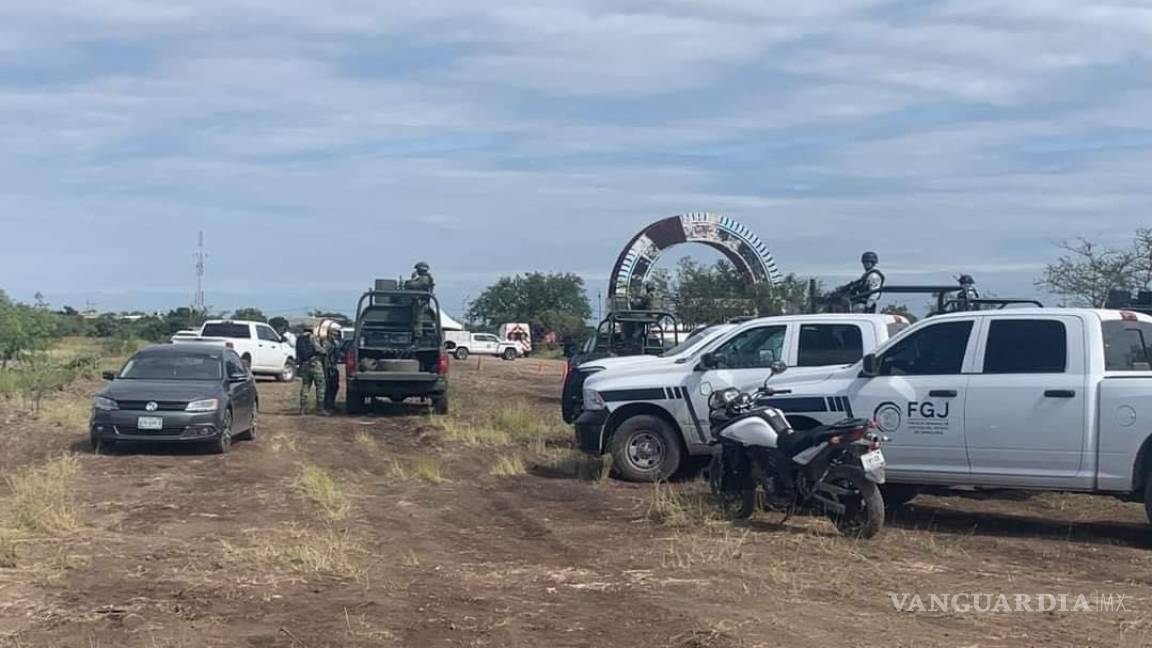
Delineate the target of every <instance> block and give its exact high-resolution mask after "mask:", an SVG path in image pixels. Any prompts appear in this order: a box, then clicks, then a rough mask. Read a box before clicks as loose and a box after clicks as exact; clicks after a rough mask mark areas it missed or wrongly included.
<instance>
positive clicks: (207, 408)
mask: <svg viewBox="0 0 1152 648" xmlns="http://www.w3.org/2000/svg"><path fill="white" fill-rule="evenodd" d="M218 409H220V400H219V399H216V398H207V399H204V400H198V401H192V402H191V403H188V407H185V408H184V411H185V412H215V411H216V410H218Z"/></svg>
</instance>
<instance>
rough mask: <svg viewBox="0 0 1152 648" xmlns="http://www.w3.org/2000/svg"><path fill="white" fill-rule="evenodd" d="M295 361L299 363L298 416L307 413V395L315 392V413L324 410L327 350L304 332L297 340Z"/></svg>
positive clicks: (316, 337)
mask: <svg viewBox="0 0 1152 648" xmlns="http://www.w3.org/2000/svg"><path fill="white" fill-rule="evenodd" d="M296 347H297V349H299V350H298V351H297V354H298V355H299V356H300V357H298V358H297V361H298V362H299V363H300V415H301V416H303V415H304V414H305V413H306V412H307V411H308V393H309V392H310V391H312V389H315V390H316V411H317V412H319V411H322V410H323V408H324V393H325V391H326V390H327V384H326V382H327V375H326V372H325V368H324V354H325V353H327V351H328V349H327V347H325V345H324V343H323V342H322V341H321V340H320V339H319V338H318V336H317V335H315V334H314V333H313V332H312V331H304V332H303V333H301V334H300V338H299V339H298V340H297V345H296Z"/></svg>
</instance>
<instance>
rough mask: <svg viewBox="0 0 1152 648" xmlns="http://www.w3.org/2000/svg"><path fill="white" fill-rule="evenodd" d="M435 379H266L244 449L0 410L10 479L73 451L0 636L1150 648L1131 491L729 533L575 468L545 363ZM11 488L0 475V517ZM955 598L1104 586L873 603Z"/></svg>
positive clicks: (25, 545) (89, 646)
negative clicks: (947, 605) (383, 399)
mask: <svg viewBox="0 0 1152 648" xmlns="http://www.w3.org/2000/svg"><path fill="white" fill-rule="evenodd" d="M453 372H454V376H453V390H454V394H453V398H454V406H455V409H456V412H457V414H456V415H455V416H453V417H452V418H450V419H447V420H446V421H445V420H441V419H436V418H433V417H430V416H428V415H427V414H426V413H424V412H423V411H422V410H421V409H420V408H415V407H402V408H396V407H385V408H381V410H380V411H378V412H376V413H374V414H373V415H370V416H366V417H356V418H351V417H344V416H338V417H333V418H321V417H313V416H306V417H300V416H296V415H293V414H292V413H291V411H292V409H293V405H294V402H295V399H296V390H297V389H298V385H280V384H276V383H272V382H262V383H261V384H260V391H261V398H262V409H263V414H262V418H261V427H260V431H259V435H258V438H257V439H256V440H255V441H252V442H241V443H238V444H237V445H236V446H235V447H234V448H233V450H232V452H230V453H229V454H227V455H223V456H214V455H208V454H202V453H199V452H197V451H194V450H185V449H175V450H174V449H170V448H165V447H137V448H133V449H129V450H127V451H122V452H119V453H117V454H114V455H111V456H97V455H93V454H91V453H90V452H88V451H87V448H86V431H85V430H84V425H83V423H82V422H80V421H81V420H82V413H74V414H73V415H71V416H63V415H54V417H53V416H45V415H41V416H40V417H38V418H33V417H29V416H28V415H26V414H24V413H23V412H22V410H20V409H19V408H18V406H17V405H15V404H12V403H9V404H7V405H0V408H3V409H0V425H3V431H2V432H0V470H3V471H4V474H5V475H9V476H10V475H15V474H18V473H19V472H20V471H21V470H26V469H27V468H28V467H29V466H35V465H38V464H39V463H44V462H48V461H50V460H52V459H53V458H56V457H60V456H61V455H63V454H64V453H75V459H74V462H75V470H74V471H73V472H72V473H71V474H72V476H71V477H70V478H69V479H71V480H73V481H72V482H70V484H71V487H70V489H69V491H70V493H71V497H73V498H74V500H73V501H72V502H71V504H70V505H71V506H73V508H74V517H75V523H74V524H73V525H71V526H69V525H63V527H65V528H63V530H60V529H58V530H56V531H42V532H36V531H24V532H21V534H20V535H18V536H16V540H15V541H14V547H15V549H14V559H12V560H10V561H9V563H8V566H7V567H0V646H21V647H24V646H29V647H30V646H61V647H65V646H67V647H77V648H95V647H121V646H131V647H135V646H139V647H142V648H144V647H147V648H153V647H175V646H179V647H198V646H252V647H257V648H264V647H267V648H271V647H280V646H283V647H285V648H302V647H321V646H421V647H422V646H445V647H448V646H477V647H479V646H517V647H533V648H535V647H561V646H596V647H603V648H607V647H617V646H618V647H621V648H625V647H627V648H633V647H638V646H653V647H669V648H697V647H700V648H704V647H720V648H729V647H741V646H748V647H751V646H773V647H775V646H789V647H790V646H796V647H807V646H812V647H820V648H825V647H828V646H838V647H839V646H877V647H880V646H884V647H899V646H908V647H911V646H965V647H975V646H980V647H994V646H1146V645H1152V531H1150V530H1149V529H1148V528H1146V527H1145V524H1144V517H1143V511H1142V508H1141V507H1140V506H1139V505H1136V504H1125V503H1120V502H1116V501H1113V500H1110V499H1101V498H1088V497H1079V496H1066V495H1037V496H1032V497H1015V498H1013V499H1012V500H994V499H976V498H964V497H924V498H922V499H919V500H917V501H916V502H915V503H914V504H913V505H911V506H910V507H909V508H908V509H907V510H906V511H904V512H902V513H901V514H900V515H899V516H897V518H896V519H895V520H893V521H892V523H891V526H890V529H889V530H888V532H887V534H886V535H885V536H884V537H883V538H882V539H881V540H879V541H876V542H868V543H865V542H854V541H849V540H844V539H841V538H839V537H837V536H836V535H835V533H834V530H833V529H832V527H831V526H830V525H829V524H828V523H827V522H826V521H823V520H819V519H799V520H791V521H788V522H787V523H786V524H784V525H779V524H777V523H776V521H775V520H772V519H769V518H767V517H764V516H762V517H760V518H758V519H756V520H754V521H752V522H751V523H749V524H745V525H739V526H734V525H731V524H728V523H724V522H721V521H717V520H714V519H711V518H710V514H709V510H710V509H709V506H708V502H707V500H706V498H705V497H704V496H703V488H702V484H701V483H700V482H699V481H686V482H683V483H678V484H674V485H672V486H665V487H662V488H655V487H653V486H650V485H632V484H624V483H620V482H616V481H613V480H611V479H602V478H601V475H600V474H598V471H597V469H596V468H595V466H593V468H592V469H589V468H588V466H587V465H582V464H581V462H580V461H579V460H577V459H576V458H575V457H574V455H573V454H572V453H571V451H570V450H569V449H568V448H567V446H569V445H570V443H569V440H568V439H569V432H568V430H567V429H566V428H565V427H564V426H563V424H562V423H560V422H559V421H558V417H557V416H555V412H556V411H557V410H558V409H559V405H558V398H557V395H558V393H559V386H560V379H561V373H560V372H561V364H560V363H558V362H552V361H536V360H522V361H517V362H510V363H509V362H500V361H495V360H491V361H489V360H475V359H473V360H469V361H468V362H465V363H456V365H455V366H454V367H453ZM98 388H99V385H98V384H96V383H88V384H84V385H81V386H78V388H77V393H76V394H74V396H75V397H76V398H77V399H79V398H80V397H82V396H85V395H87V394H90V393H92V392H93V391H94V390H95V389H98ZM82 392H83V393H82ZM61 402H63V401H61ZM504 408H512V410H514V411H512V413H511V414H508V413H504V414H502V413H501V411H502V410H503V409H504ZM518 421H519V422H520V423H517V422H518ZM501 422H502V423H503V424H509V423H511V424H512V425H514V426H515V425H523V426H529V427H532V428H533V429H534V430H535V431H534V432H532V433H531V434H529V433H528V432H526V431H525V430H503V431H501V430H499V429H495V428H497V427H498V426H499V424H501ZM494 429H495V431H494ZM502 434H503V436H502ZM0 482H3V480H0ZM13 497H14V489H13V486H12V483H8V484H7V485H6V484H4V483H0V506H4V503H5V502H8V503H9V504H11V502H12V501H13V500H12V498H13ZM5 498H7V499H5ZM2 513H3V511H2V510H0V514H2ZM964 593H989V594H997V595H998V594H1007V595H1010V596H1014V595H1015V594H1017V593H1022V594H1037V595H1038V594H1047V593H1052V594H1062V593H1063V594H1071V595H1073V596H1076V595H1081V594H1083V595H1086V596H1092V597H1094V596H1096V595H1099V594H1104V595H1108V596H1113V597H1127V598H1118V599H1114V600H1119V601H1121V604H1120V605H1119V606H1118V608H1123V609H1111V610H1099V609H1097V610H1094V611H1093V612H1090V613H1084V612H1078V613H1027V612H1022V613H1002V612H1001V613H988V614H977V613H972V614H960V613H942V612H925V613H916V612H898V611H897V610H896V609H895V606H894V603H893V601H892V598H891V596H890V594H920V595H922V596H924V597H928V596H929V595H931V594H964Z"/></svg>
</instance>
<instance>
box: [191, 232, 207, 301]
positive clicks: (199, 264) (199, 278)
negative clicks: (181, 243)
mask: <svg viewBox="0 0 1152 648" xmlns="http://www.w3.org/2000/svg"><path fill="white" fill-rule="evenodd" d="M195 258H196V294H195V295H194V296H193V297H192V312H193V313H203V312H204V259H205V256H204V232H200V234H199V237H198V239H197V244H196V257H195Z"/></svg>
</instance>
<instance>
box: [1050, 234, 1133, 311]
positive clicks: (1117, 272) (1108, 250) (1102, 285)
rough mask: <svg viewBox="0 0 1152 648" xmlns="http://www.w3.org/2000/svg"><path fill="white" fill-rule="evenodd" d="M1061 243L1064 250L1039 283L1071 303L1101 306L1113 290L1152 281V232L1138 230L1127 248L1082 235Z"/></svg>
mask: <svg viewBox="0 0 1152 648" xmlns="http://www.w3.org/2000/svg"><path fill="white" fill-rule="evenodd" d="M1059 245H1060V249H1061V250H1063V251H1064V253H1063V254H1062V255H1061V256H1060V258H1058V259H1057V260H1056V261H1055V262H1054V263H1050V264H1048V265H1047V266H1045V268H1044V273H1043V274H1042V275H1041V277H1040V279H1039V280H1038V281H1037V282H1036V285H1037V286H1039V287H1042V288H1045V289H1047V290H1048V291H1049V292H1051V293H1053V294H1056V295H1060V296H1062V297H1065V298H1067V299H1068V300H1069V303H1070V304H1073V305H1076V306H1088V307H1095V308H1100V307H1103V306H1104V304H1105V303H1106V302H1107V301H1108V293H1109V292H1110V291H1112V290H1117V289H1122V290H1131V289H1132V288H1136V287H1147V286H1148V283H1149V282H1152V231H1145V230H1141V231H1140V232H1138V233H1137V238H1136V239H1135V240H1134V241H1133V243H1132V245H1131V246H1130V247H1129V248H1126V249H1120V248H1112V247H1107V246H1102V245H1100V244H1098V243H1095V242H1093V241H1089V240H1087V239H1082V238H1081V239H1076V240H1074V241H1064V242H1062V243H1060V244H1059ZM1142 246H1147V248H1145V247H1142ZM1142 282H1143V283H1142Z"/></svg>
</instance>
